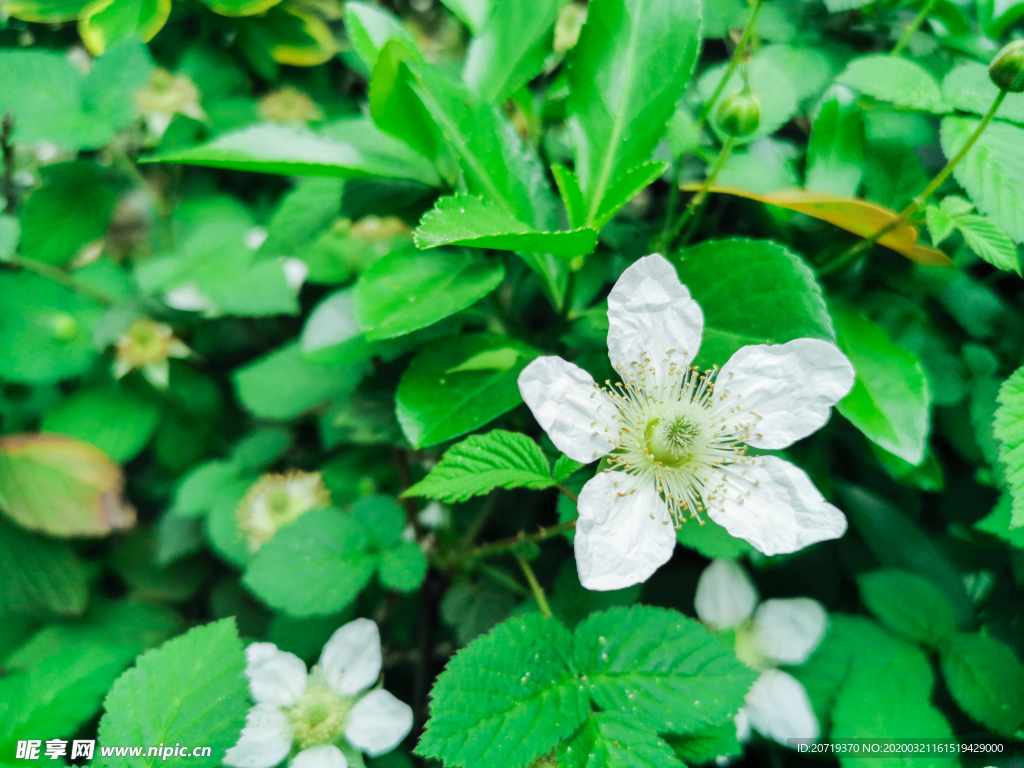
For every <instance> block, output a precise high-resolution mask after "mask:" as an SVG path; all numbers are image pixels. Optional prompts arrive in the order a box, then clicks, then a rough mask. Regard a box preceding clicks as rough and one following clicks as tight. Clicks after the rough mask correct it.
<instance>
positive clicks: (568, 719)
mask: <svg viewBox="0 0 1024 768" xmlns="http://www.w3.org/2000/svg"><path fill="white" fill-rule="evenodd" d="M572 655H573V650H572V638H571V637H570V635H569V633H568V632H567V631H566V629H565V628H564V627H563V626H562V625H561V624H559V623H558V622H557V621H555V620H554V619H546V618H543V617H542V616H540V615H539V614H536V613H531V614H527V615H525V616H522V617H519V618H514V619H510V620H509V621H506V622H505V623H504V624H500V625H498V626H497V627H496V628H495V629H493V630H492V631H491V632H490V633H488V634H487V635H484V636H483V637H481V638H479V639H478V640H475V641H474V642H473V643H471V644H470V645H469V646H468V647H467V648H464V649H463V650H461V651H459V652H458V653H456V654H455V656H454V657H453V658H452V659H451V661H449V662H448V666H447V667H446V669H445V671H444V672H442V673H441V675H440V676H439V677H438V678H437V682H436V683H435V684H434V688H433V690H432V691H431V697H430V719H429V720H428V721H427V727H426V730H425V731H424V732H423V737H422V738H421V739H420V742H419V744H418V745H417V747H416V752H417V754H419V755H421V756H423V757H434V758H437V759H440V760H443V761H444V762H445V764H446V765H449V766H452V768H455V766H476V765H484V764H486V765H487V766H489V768H520V767H521V766H525V765H528V764H529V763H530V762H531V761H532V760H534V759H535V758H537V757H539V756H541V755H543V754H545V753H546V752H548V751H549V750H551V748H552V747H554V746H555V745H556V744H557V743H558V742H559V741H561V740H562V739H564V738H566V737H568V736H569V735H571V734H572V733H573V731H575V730H576V728H577V727H578V726H579V725H580V723H581V722H583V719H584V717H586V713H587V710H588V706H589V703H588V700H587V695H586V690H585V688H584V686H582V685H581V684H580V682H579V681H578V680H577V678H576V676H575V674H574V670H573V662H572Z"/></svg>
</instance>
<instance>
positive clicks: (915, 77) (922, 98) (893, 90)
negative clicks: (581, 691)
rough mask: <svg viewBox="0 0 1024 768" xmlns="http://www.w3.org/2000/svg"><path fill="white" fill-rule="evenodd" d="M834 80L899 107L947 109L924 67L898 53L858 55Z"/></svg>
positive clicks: (934, 82)
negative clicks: (892, 54)
mask: <svg viewBox="0 0 1024 768" xmlns="http://www.w3.org/2000/svg"><path fill="white" fill-rule="evenodd" d="M836 82H837V83H841V84H843V85H848V86H850V87H851V88H856V89H857V90H858V91H860V92H861V93H863V94H865V95H866V96H871V97H872V98H875V99H878V100H879V101H887V102H890V103H892V104H893V105H895V106H896V107H899V108H900V109H913V110H921V111H923V112H933V113H938V112H949V111H950V108H949V105H947V104H946V103H945V102H944V101H943V100H942V92H941V91H940V89H939V84H938V83H937V82H936V81H935V78H933V77H932V76H931V75H930V74H929V73H928V70H926V69H925V68H924V67H922V66H921V65H920V64H916V63H914V62H913V61H911V60H910V59H905V58H903V57H901V56H890V55H889V54H886V53H874V54H870V55H868V56H861V57H859V58H856V59H854V60H853V61H851V62H850V63H849V64H847V66H846V69H845V70H843V73H842V74H841V75H839V77H837V78H836Z"/></svg>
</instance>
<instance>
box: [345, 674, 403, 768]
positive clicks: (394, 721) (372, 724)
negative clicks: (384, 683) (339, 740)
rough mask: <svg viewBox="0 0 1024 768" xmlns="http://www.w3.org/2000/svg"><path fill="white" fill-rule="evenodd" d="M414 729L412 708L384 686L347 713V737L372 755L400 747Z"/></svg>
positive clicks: (368, 695) (372, 692) (358, 702)
mask: <svg viewBox="0 0 1024 768" xmlns="http://www.w3.org/2000/svg"><path fill="white" fill-rule="evenodd" d="M411 730H412V707H410V706H409V705H408V704H406V703H405V702H404V701H399V700H398V699H396V698H395V697H394V696H392V695H391V694H390V693H388V692H387V691H385V690H384V689H383V688H378V689H377V690H375V691H370V692H369V693H368V694H366V695H365V696H363V698H361V699H360V700H359V701H357V702H356V705H355V706H354V707H352V711H351V712H350V713H349V716H348V725H346V726H345V738H346V739H348V741H349V743H350V744H351V745H352V746H353V747H357V748H358V749H361V750H362V751H363V752H365V753H366V754H368V755H369V756H370V757H376V756H377V755H383V754H384V753H385V752H390V751H391V750H392V749H394V748H395V747H397V746H398V744H399V743H400V742H401V741H402V739H404V738H405V737H406V736H407V735H408V733H409V731H411Z"/></svg>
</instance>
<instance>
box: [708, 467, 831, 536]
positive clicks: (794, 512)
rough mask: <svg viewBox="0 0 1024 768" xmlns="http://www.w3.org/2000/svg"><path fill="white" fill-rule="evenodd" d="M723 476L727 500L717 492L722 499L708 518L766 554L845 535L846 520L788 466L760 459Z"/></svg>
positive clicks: (729, 469) (804, 477)
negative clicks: (726, 476)
mask: <svg viewBox="0 0 1024 768" xmlns="http://www.w3.org/2000/svg"><path fill="white" fill-rule="evenodd" d="M723 471H725V472H726V474H727V475H728V477H729V486H728V489H727V493H725V494H724V498H723V492H722V491H716V493H717V494H718V498H717V499H714V500H712V501H711V503H710V504H709V506H708V515H710V517H711V519H712V520H714V521H715V522H716V523H718V524H719V525H721V526H722V527H723V528H725V530H727V531H728V532H729V533H730V534H731V535H732V536H735V537H736V538H738V539H746V540H747V541H749V542H750V543H751V544H753V545H754V547H756V548H757V549H758V550H759V551H761V552H763V553H764V554H766V555H779V554H784V553H786V552H796V551H797V550H798V549H803V548H804V547H807V546H810V545H811V544H814V543H816V542H819V541H825V540H826V539H837V538H839V537H840V536H842V535H843V534H844V533H845V532H846V517H845V515H843V513H842V512H840V511H839V510H838V509H836V508H835V507H834V506H832V505H831V504H829V503H828V502H827V501H825V498H824V497H823V496H822V495H821V494H820V493H819V492H818V489H817V488H815V487H814V483H812V482H811V479H810V478H809V477H808V476H807V474H806V473H805V472H804V471H803V470H802V469H800V468H799V467H795V466H793V465H792V464H790V463H789V462H788V461H784V460H782V459H780V458H778V457H776V456H761V457H759V458H758V459H757V460H756V463H754V464H753V465H745V464H733V465H730V466H728V467H725V468H723ZM742 472H745V473H746V474H741V473H742ZM740 494H742V496H740ZM747 494H749V495H747ZM740 501H742V503H740Z"/></svg>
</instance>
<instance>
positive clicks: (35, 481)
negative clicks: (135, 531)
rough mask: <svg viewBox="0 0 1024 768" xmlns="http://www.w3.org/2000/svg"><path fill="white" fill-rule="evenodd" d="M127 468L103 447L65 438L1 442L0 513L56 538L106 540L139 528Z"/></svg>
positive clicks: (9, 438) (4, 439)
mask: <svg viewBox="0 0 1024 768" xmlns="http://www.w3.org/2000/svg"><path fill="white" fill-rule="evenodd" d="M123 488H124V475H123V473H122V472H121V468H120V467H119V466H118V465H117V464H115V463H114V462H112V461H111V460H110V458H109V457H108V456H107V455H106V454H105V453H103V451H101V450H100V449H99V448H96V447H95V446H93V445H90V444H89V443H84V442H82V441H81V440H75V439H73V438H70V437H63V436H60V435H9V436H7V437H2V438H0V511H3V512H6V513H7V514H8V515H9V516H10V517H11V518H13V519H14V520H16V521H17V522H18V523H20V524H21V525H23V526H25V527H26V528H32V529H34V530H38V531H44V532H45V533H49V534H51V535H54V536H105V535H106V534H108V533H110V532H111V531H112V530H117V529H121V528H130V527H131V526H133V525H134V524H135V510H134V509H133V508H132V507H131V506H130V505H128V504H127V503H126V502H125V501H124V499H123V498H122V496H121V492H122V490H123Z"/></svg>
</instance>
